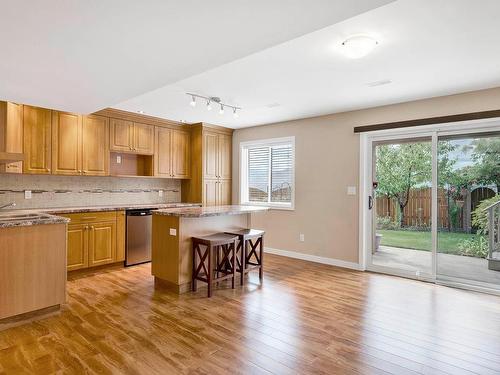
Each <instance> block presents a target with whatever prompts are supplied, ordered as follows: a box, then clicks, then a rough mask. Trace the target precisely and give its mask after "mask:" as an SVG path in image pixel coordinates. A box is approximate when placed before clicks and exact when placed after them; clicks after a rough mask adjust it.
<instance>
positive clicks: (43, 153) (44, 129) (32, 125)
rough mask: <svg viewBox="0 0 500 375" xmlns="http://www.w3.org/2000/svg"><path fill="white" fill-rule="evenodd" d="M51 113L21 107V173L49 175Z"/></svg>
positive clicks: (40, 109) (42, 109)
mask: <svg viewBox="0 0 500 375" xmlns="http://www.w3.org/2000/svg"><path fill="white" fill-rule="evenodd" d="M51 112H52V111H51V110H50V109H45V108H37V107H31V106H28V105H25V106H23V133H24V162H23V173H30V174H33V173H35V174H50V173H51V166H52V158H51V151H52V144H51V142H52V139H51V134H52V131H51V128H52V126H51V124H52V119H51Z"/></svg>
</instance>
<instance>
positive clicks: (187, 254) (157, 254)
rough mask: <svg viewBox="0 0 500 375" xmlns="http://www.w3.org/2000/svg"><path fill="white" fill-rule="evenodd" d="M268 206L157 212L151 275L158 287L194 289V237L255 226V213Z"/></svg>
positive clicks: (183, 289) (178, 209) (164, 210)
mask: <svg viewBox="0 0 500 375" xmlns="http://www.w3.org/2000/svg"><path fill="white" fill-rule="evenodd" d="M267 210H268V208H266V207H254V206H237V205H232V206H216V207H186V208H171V209H162V210H157V211H154V213H153V240H152V261H151V272H152V274H153V276H154V277H155V284H157V285H162V286H164V287H167V288H168V289H170V290H172V291H174V292H176V293H179V294H180V293H184V292H187V291H189V290H190V287H191V272H192V259H193V258H192V248H191V237H196V236H204V235H209V234H213V233H217V232H225V231H231V230H238V229H244V228H250V227H251V215H252V214H253V213H258V212H264V211H267Z"/></svg>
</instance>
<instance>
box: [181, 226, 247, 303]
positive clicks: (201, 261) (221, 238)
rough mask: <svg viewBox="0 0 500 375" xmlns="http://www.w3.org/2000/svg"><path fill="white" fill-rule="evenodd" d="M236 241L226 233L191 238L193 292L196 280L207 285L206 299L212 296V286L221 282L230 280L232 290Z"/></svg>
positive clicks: (234, 275) (235, 238)
mask: <svg viewBox="0 0 500 375" xmlns="http://www.w3.org/2000/svg"><path fill="white" fill-rule="evenodd" d="M237 239H238V237H237V236H236V235H229V234H226V233H216V234H212V235H209V236H204V237H193V238H192V240H193V276H192V284H191V285H192V289H193V292H195V291H196V282H197V281H198V280H199V281H204V282H206V283H207V284H208V297H211V296H212V285H213V284H214V283H218V282H219V281H222V280H226V279H231V286H232V288H233V289H234V281H235V278H236V272H235V270H236V240H237ZM220 274H222V276H220Z"/></svg>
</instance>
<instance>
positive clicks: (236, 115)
mask: <svg viewBox="0 0 500 375" xmlns="http://www.w3.org/2000/svg"><path fill="white" fill-rule="evenodd" d="M233 117H234V118H238V117H240V116H239V114H238V111H237V110H236V108H233Z"/></svg>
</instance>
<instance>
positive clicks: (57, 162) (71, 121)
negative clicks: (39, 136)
mask: <svg viewBox="0 0 500 375" xmlns="http://www.w3.org/2000/svg"><path fill="white" fill-rule="evenodd" d="M108 134H109V125H108V119H107V118H106V117H102V116H93V115H91V116H80V115H76V114H73V113H65V112H56V111H53V114H52V167H53V173H54V174H65V175H89V176H106V175H108V174H109V150H108V143H109V140H108Z"/></svg>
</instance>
